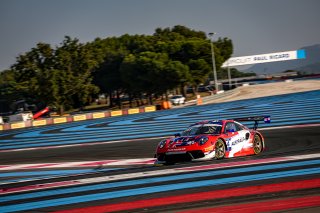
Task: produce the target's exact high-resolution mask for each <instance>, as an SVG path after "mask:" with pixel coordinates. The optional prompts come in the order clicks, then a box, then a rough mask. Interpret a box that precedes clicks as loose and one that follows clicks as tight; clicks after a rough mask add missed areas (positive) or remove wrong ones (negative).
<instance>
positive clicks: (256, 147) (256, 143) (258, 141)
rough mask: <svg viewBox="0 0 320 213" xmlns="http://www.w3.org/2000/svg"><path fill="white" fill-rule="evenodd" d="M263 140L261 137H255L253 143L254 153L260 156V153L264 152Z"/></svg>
mask: <svg viewBox="0 0 320 213" xmlns="http://www.w3.org/2000/svg"><path fill="white" fill-rule="evenodd" d="M262 148H263V147H262V140H261V138H260V137H259V135H255V136H254V141H253V151H254V154H256V155H257V154H259V153H260V152H262Z"/></svg>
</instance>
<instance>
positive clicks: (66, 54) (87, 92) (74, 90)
mask: <svg viewBox="0 0 320 213" xmlns="http://www.w3.org/2000/svg"><path fill="white" fill-rule="evenodd" d="M97 65H98V61H97V60H96V59H95V58H94V54H93V51H92V50H91V46H90V45H87V46H86V45H83V44H80V43H79V40H78V39H71V38H70V37H68V36H66V37H65V40H64V41H63V42H62V44H61V46H60V47H58V48H57V49H56V51H55V61H54V70H53V78H52V85H53V86H52V89H53V96H54V104H55V105H56V106H57V107H58V108H59V110H60V113H61V114H62V113H63V112H64V110H65V109H71V108H78V107H80V108H81V107H83V106H84V105H86V104H88V103H90V102H91V101H92V96H93V95H95V94H97V92H98V91H99V88H98V87H97V86H95V85H94V84H92V71H93V69H94V68H95V67H96V66H97Z"/></svg>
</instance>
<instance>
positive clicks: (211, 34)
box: [208, 33, 219, 93]
mask: <svg viewBox="0 0 320 213" xmlns="http://www.w3.org/2000/svg"><path fill="white" fill-rule="evenodd" d="M215 34H217V33H208V35H209V37H210V44H211V56H212V71H213V77H214V87H215V89H216V93H217V92H218V91H219V88H218V80H217V70H216V61H215V58H214V49H213V41H212V39H213V36H214V35H215Z"/></svg>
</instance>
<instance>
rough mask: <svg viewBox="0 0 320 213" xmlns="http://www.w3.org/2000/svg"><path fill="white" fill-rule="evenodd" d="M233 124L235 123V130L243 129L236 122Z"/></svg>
mask: <svg viewBox="0 0 320 213" xmlns="http://www.w3.org/2000/svg"><path fill="white" fill-rule="evenodd" d="M234 124H235V127H236V131H241V130H243V129H244V128H243V127H242V126H241V125H240V124H237V123H234Z"/></svg>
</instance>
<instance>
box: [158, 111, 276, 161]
mask: <svg viewBox="0 0 320 213" xmlns="http://www.w3.org/2000/svg"><path fill="white" fill-rule="evenodd" d="M239 121H253V122H254V126H253V128H252V129H249V128H248V127H246V126H244V125H243V124H241V123H239ZM259 121H264V122H265V123H270V121H271V119H270V116H255V117H246V118H236V119H232V120H212V121H201V122H198V123H195V124H193V125H191V126H189V128H187V129H186V130H184V131H183V132H182V133H178V134H175V137H172V138H168V139H164V140H162V141H161V142H160V143H159V144H158V147H157V150H156V154H155V158H157V160H156V161H155V165H157V164H173V163H175V162H178V161H190V160H197V159H214V158H215V159H222V158H232V157H238V156H245V155H257V154H259V153H261V152H262V151H263V150H264V148H265V144H264V138H263V136H262V134H261V133H260V132H258V131H257V128H258V122H259Z"/></svg>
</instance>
